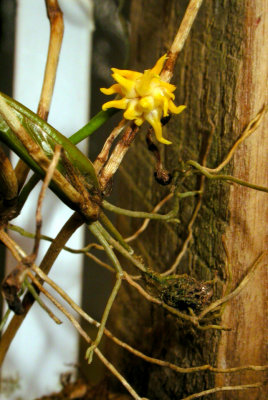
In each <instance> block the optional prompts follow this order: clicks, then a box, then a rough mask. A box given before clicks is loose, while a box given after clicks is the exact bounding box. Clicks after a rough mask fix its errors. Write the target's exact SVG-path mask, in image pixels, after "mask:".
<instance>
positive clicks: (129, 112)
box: [124, 101, 141, 120]
mask: <svg viewBox="0 0 268 400" xmlns="http://www.w3.org/2000/svg"><path fill="white" fill-rule="evenodd" d="M136 105H137V101H130V102H129V103H128V107H127V109H126V111H125V112H124V118H125V119H130V120H133V119H136V118H137V117H140V115H141V113H140V112H138V111H137V109H136Z"/></svg>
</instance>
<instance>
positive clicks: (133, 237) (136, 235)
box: [125, 193, 173, 243]
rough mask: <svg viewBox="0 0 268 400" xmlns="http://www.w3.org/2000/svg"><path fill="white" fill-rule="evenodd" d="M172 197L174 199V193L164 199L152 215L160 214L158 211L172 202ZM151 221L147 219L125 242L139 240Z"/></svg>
mask: <svg viewBox="0 0 268 400" xmlns="http://www.w3.org/2000/svg"><path fill="white" fill-rule="evenodd" d="M172 197H173V193H169V194H168V195H167V196H166V197H164V198H163V199H162V200H161V201H160V202H159V203H158V204H157V205H156V206H155V207H154V208H153V210H152V214H153V213H156V212H158V211H159V210H160V208H161V207H162V206H163V205H164V204H165V203H166V202H167V201H168V200H170V199H171V198H172ZM150 221H151V219H150V218H146V219H145V220H144V222H143V224H142V225H141V226H140V228H139V229H138V230H137V231H136V232H135V233H133V235H131V236H129V237H127V238H125V242H127V243H129V242H131V241H132V240H135V239H137V237H138V236H139V235H140V234H141V233H142V232H144V231H145V229H146V228H147V226H148V225H149V222H150Z"/></svg>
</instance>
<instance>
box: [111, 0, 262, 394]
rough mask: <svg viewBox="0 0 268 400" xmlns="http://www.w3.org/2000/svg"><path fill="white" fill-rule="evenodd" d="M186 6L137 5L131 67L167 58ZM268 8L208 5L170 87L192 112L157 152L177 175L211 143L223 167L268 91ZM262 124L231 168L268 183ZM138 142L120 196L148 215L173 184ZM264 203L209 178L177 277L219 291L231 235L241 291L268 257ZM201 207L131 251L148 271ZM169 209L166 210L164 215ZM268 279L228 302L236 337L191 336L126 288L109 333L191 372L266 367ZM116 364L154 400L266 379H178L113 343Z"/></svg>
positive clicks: (159, 265)
mask: <svg viewBox="0 0 268 400" xmlns="http://www.w3.org/2000/svg"><path fill="white" fill-rule="evenodd" d="M187 5H188V1H186V0H185V1H184V0H182V1H175V0H148V1H146V2H144V1H142V0H136V1H133V2H132V10H131V23H132V25H131V26H132V33H131V46H132V57H131V62H130V64H131V68H132V67H133V69H134V68H135V69H137V70H140V71H143V70H144V69H147V68H151V66H152V65H154V63H155V61H156V60H157V59H158V58H159V56H160V55H162V54H164V53H165V51H166V50H167V48H168V47H169V45H170V44H171V42H172V39H173V37H174V35H175V33H176V31H177V29H178V26H179V24H180V22H181V19H182V17H183V14H184V12H185V9H186V7H187ZM266 7H267V2H266V1H265V0H258V1H256V2H254V4H253V3H252V2H250V1H246V0H234V1H221V2H220V1H218V0H210V1H206V0H205V1H204V3H203V5H202V7H201V9H200V11H199V14H198V16H197V19H196V21H195V23H194V26H193V28H192V31H191V33H190V37H189V38H188V40H187V42H186V45H185V47H184V49H183V51H182V52H181V54H180V55H179V60H178V63H177V66H176V70H175V75H174V78H173V81H172V83H174V84H175V85H177V91H176V104H177V105H179V104H186V105H187V110H186V111H185V112H183V113H182V114H181V115H179V116H175V117H173V118H172V119H171V121H170V122H169V123H168V125H167V127H165V128H164V135H165V136H166V137H167V138H168V139H169V140H171V141H172V142H173V145H172V146H161V154H162V157H163V159H164V162H165V165H166V167H167V168H168V169H169V170H173V169H174V168H176V166H177V165H178V161H179V160H184V161H187V160H190V159H192V160H197V161H199V162H200V161H201V160H202V159H203V157H204V154H205V152H206V149H207V148H208V146H209V144H210V142H211V144H210V152H209V155H208V158H207V165H208V166H209V167H211V168H213V167H216V166H217V165H218V164H219V163H220V162H221V161H222V160H223V159H224V157H225V156H226V155H227V153H228V150H229V149H230V148H231V147H232V145H233V143H234V142H235V140H236V139H237V138H238V136H239V135H240V133H241V131H242V129H243V128H244V127H245V125H246V124H247V123H248V122H249V121H250V119H251V118H252V117H253V116H254V115H255V114H256V113H257V112H258V111H259V110H260V108H261V107H262V105H263V103H264V102H265V101H266V102H267V99H266V100H265V95H267V90H264V86H265V84H266V82H267V81H266V80H267V62H266V64H265V65H263V63H265V60H264V59H265V57H267V53H268V52H267V51H263V50H262V46H264V44H263V43H262V40H263V42H264V36H263V37H262V35H264V31H265V26H266V29H267V25H265V24H267V21H266V22H265V20H264V19H265V8H266ZM258 32H259V33H258ZM258 35H259V36H258ZM257 37H259V39H258V40H257ZM266 46H267V44H266ZM264 54H265V55H264ZM266 122H267V119H266ZM264 126H265V125H264V123H263V124H262V128H259V130H258V131H257V132H256V133H255V134H253V136H252V137H251V138H249V139H248V141H247V142H246V143H245V144H244V145H242V146H241V148H240V149H239V150H238V152H237V153H236V155H235V158H234V160H233V162H232V163H231V165H229V166H228V167H227V168H225V170H224V172H226V173H233V174H234V176H236V177H239V178H241V179H244V180H248V181H250V182H254V183H257V184H262V185H266V186H267V181H266V182H265V180H266V179H267V169H266V174H265V168H267V158H266V159H265V157H267V152H266V156H265V153H264V151H265V146H264V142H265V140H266V141H267V134H266V139H265V137H264V134H265V132H264ZM266 127H267V124H266ZM137 139H138V140H137V141H136V143H135V145H134V146H133V147H132V148H131V149H130V151H129V154H128V156H127V157H126V159H125V161H124V165H123V167H122V168H121V173H120V187H122V191H121V195H120V199H119V201H120V206H122V207H125V208H131V209H134V210H148V211H149V210H151V209H152V208H153V206H154V205H155V204H156V203H157V202H158V201H160V199H162V198H163V197H164V195H165V194H166V193H167V189H166V188H165V187H163V186H160V185H158V184H157V183H156V182H155V180H154V174H153V166H154V161H153V158H152V156H151V154H150V153H149V152H148V150H147V148H146V143H145V135H144V132H143V133H142V132H140V133H139V138H137ZM262 144H263V145H262ZM266 148H267V146H266ZM199 182H200V179H199V178H195V179H186V180H185V181H184V183H183V185H182V190H183V191H187V190H194V189H195V188H198V185H199ZM265 198H266V213H267V194H263V193H257V192H256V191H252V190H250V189H248V188H240V187H237V186H233V187H232V188H231V190H230V187H229V186H228V185H227V184H223V183H219V182H217V181H216V182H211V181H206V185H205V193H204V196H203V201H202V206H201V209H200V212H199V215H198V217H197V220H196V223H195V225H194V229H193V240H192V241H191V244H190V246H189V249H188V251H187V252H186V254H185V256H184V257H183V259H182V261H181V263H180V265H179V267H178V270H177V273H180V274H182V273H188V274H190V275H191V276H193V277H195V278H196V279H198V280H208V279H213V277H214V276H215V274H217V275H218V276H219V278H220V282H221V283H222V285H223V284H224V277H225V275H224V264H225V253H224V251H223V246H222V235H223V234H226V236H227V242H228V249H229V252H230V254H231V261H232V266H233V269H234V284H235V283H237V282H238V281H239V280H240V279H241V277H242V276H243V274H244V273H245V271H246V269H247V268H248V267H249V266H250V264H251V263H252V262H253V261H254V259H255V258H256V257H257V256H258V255H259V253H260V252H261V251H263V250H264V246H265V229H266V225H267V223H264V218H265V217H264V214H263V213H264V210H265ZM196 202H197V199H195V198H187V199H185V200H182V201H181V204H180V214H179V218H180V220H181V224H180V225H171V224H169V225H167V224H163V223H159V222H151V223H150V225H149V228H148V229H147V231H146V232H145V233H144V234H142V235H141V236H140V237H139V239H138V240H137V241H136V242H135V245H134V246H135V249H136V250H137V252H138V253H140V254H142V256H143V258H144V260H145V261H146V263H147V264H148V265H150V266H151V267H152V268H153V269H155V270H157V271H161V272H163V271H165V270H166V269H168V268H169V267H170V265H171V264H172V263H173V262H174V260H175V258H176V255H177V254H178V252H179V251H180V249H181V246H182V244H183V242H184V240H185V238H186V237H187V234H188V231H187V225H188V223H189V221H190V219H191V216H192V213H193V210H194V207H195V205H196ZM167 210H168V207H167V208H166V210H164V209H163V210H161V211H163V212H164V211H167ZM140 223H141V221H137V220H132V221H130V219H127V218H123V217H122V218H121V217H120V218H119V220H118V224H119V226H120V229H121V230H123V233H124V234H125V235H128V234H130V233H133V231H134V230H135V229H136V228H137V227H139V225H140ZM266 244H267V243H266ZM265 280H266V282H267V275H266V273H265V269H264V267H262V269H260V270H259V272H258V274H256V276H255V278H254V282H252V284H251V286H250V287H249V289H248V290H247V291H245V292H244V293H243V295H241V296H240V297H239V298H237V299H235V300H234V301H233V302H232V303H231V304H230V306H229V308H228V310H227V311H226V313H225V315H224V321H223V322H224V323H225V324H227V325H229V326H231V327H232V328H233V331H232V332H231V333H225V334H223V335H222V336H221V335H220V334H219V333H218V332H215V331H195V330H192V329H190V328H187V327H185V326H184V325H183V324H181V323H180V321H178V320H177V319H176V318H173V317H171V316H170V315H168V314H167V313H166V312H163V311H162V310H161V309H160V308H158V307H156V306H152V305H151V304H149V303H148V302H147V301H144V300H143V299H142V298H141V297H140V295H138V294H137V292H136V291H135V290H133V289H132V288H130V287H129V286H126V285H124V287H123V289H121V291H120V294H119V296H118V299H117V302H116V306H115V310H114V313H113V317H112V320H111V326H112V328H113V331H114V333H115V334H117V335H118V336H119V337H120V338H121V339H124V340H126V341H127V342H128V343H130V344H132V345H133V346H134V347H136V348H138V349H140V350H141V351H144V352H145V353H146V354H148V355H151V356H153V357H157V358H161V359H165V360H168V361H170V362H173V363H176V364H177V365H180V366H184V367H187V366H196V365H202V364H206V363H210V364H213V365H216V364H217V363H218V364H219V365H220V366H227V367H228V366H230V367H231V366H236V365H242V364H246V363H249V364H260V365H261V364H265V363H267V355H266V354H265V351H264V345H265V326H267V320H266V325H265V318H266V317H267V316H266V317H265V315H264V309H265V299H267V293H266V287H267V286H265ZM221 290H222V286H221V284H219V285H218V289H217V292H216V293H214V295H215V297H217V296H220V294H221ZM265 296H266V297H265ZM256 308H257V309H258V312H256ZM118 315H120V319H119V318H118V317H117V316H118ZM109 357H110V358H112V361H114V362H115V364H116V365H119V369H120V371H121V372H122V373H123V374H124V376H125V377H126V378H127V379H129V381H130V382H131V384H133V386H134V387H135V389H136V390H137V391H138V392H139V394H140V395H141V396H145V397H148V398H150V400H171V399H181V398H183V397H185V396H187V395H190V394H192V393H194V392H199V391H201V390H204V389H208V388H211V387H213V386H214V385H215V384H216V383H218V384H229V383H234V384H237V382H238V383H248V382H252V381H254V379H255V380H259V379H260V374H259V375H258V376H257V377H256V376H253V375H252V373H251V374H250V373H248V374H245V373H243V375H241V378H240V377H236V378H234V379H233V378H232V379H230V378H229V377H228V378H222V377H221V378H217V379H215V376H214V375H212V374H209V373H208V372H203V373H196V374H188V375H179V374H177V373H175V372H174V371H171V370H168V369H163V368H160V367H157V366H153V365H151V364H148V363H145V362H143V361H141V360H139V359H138V358H136V357H134V356H130V355H129V354H128V353H126V352H125V351H124V352H123V351H122V350H120V349H118V348H115V347H113V346H111V347H110V346H109ZM262 378H263V376H262ZM217 396H218V397H217V398H220V399H226V400H227V399H230V400H231V399H242V398H245V397H243V396H248V395H247V394H245V393H242V394H238V393H237V392H234V393H232V392H228V393H227V394H218V395H217ZM239 396H240V397H239ZM250 396H251V397H250V399H254V400H255V399H259V400H264V399H265V398H266V397H265V389H263V390H260V391H258V392H257V391H250ZM210 398H213V396H211V397H210ZM215 398H216V395H215Z"/></svg>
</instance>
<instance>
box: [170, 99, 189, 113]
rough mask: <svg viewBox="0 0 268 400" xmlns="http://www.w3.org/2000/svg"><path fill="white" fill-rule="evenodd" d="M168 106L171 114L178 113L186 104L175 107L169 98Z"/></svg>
mask: <svg viewBox="0 0 268 400" xmlns="http://www.w3.org/2000/svg"><path fill="white" fill-rule="evenodd" d="M168 108H169V110H170V111H171V112H172V113H173V114H180V113H181V112H182V111H183V110H184V109H185V108H186V106H178V107H176V106H175V104H174V103H173V101H171V100H169V103H168Z"/></svg>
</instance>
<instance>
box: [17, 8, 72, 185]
mask: <svg viewBox="0 0 268 400" xmlns="http://www.w3.org/2000/svg"><path fill="white" fill-rule="evenodd" d="M46 7H47V15H48V19H49V22H50V38H49V47H48V53H47V62H46V68H45V73H44V80H43V87H42V91H41V96H40V100H39V105H38V110H37V114H38V115H39V117H41V118H42V119H44V120H45V121H47V118H48V113H49V109H50V103H51V99H52V95H53V89H54V85H55V79H56V72H57V67H58V61H59V55H60V50H61V43H62V38H63V31H64V23H63V16H62V11H61V9H60V7H59V5H58V1H57V0H46ZM15 172H16V175H17V179H18V183H19V189H21V187H22V186H23V184H24V182H25V180H26V178H27V175H28V172H29V167H28V166H27V165H26V164H25V163H24V161H22V160H19V162H18V164H17V166H16V168H15Z"/></svg>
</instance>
